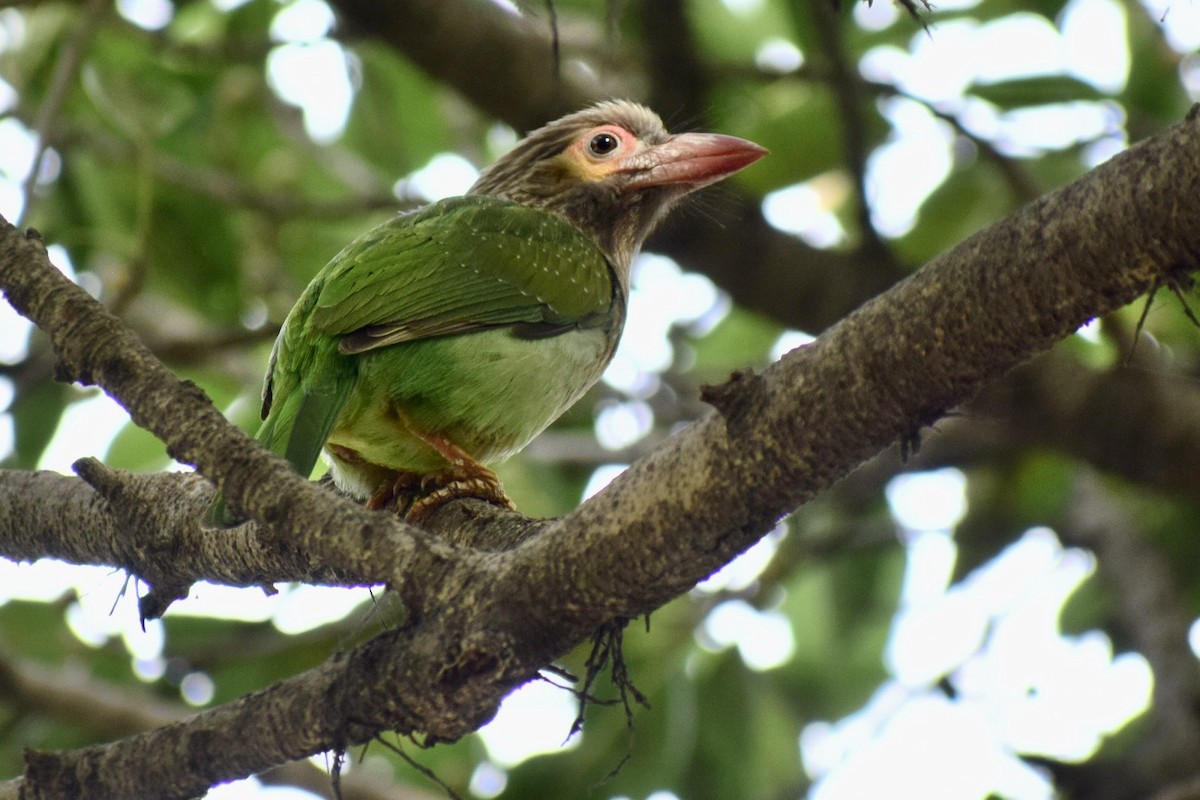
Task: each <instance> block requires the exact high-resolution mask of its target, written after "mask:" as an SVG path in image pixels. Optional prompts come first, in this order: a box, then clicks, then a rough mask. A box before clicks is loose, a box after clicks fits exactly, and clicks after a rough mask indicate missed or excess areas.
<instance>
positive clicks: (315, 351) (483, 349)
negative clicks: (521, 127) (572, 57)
mask: <svg viewBox="0 0 1200 800" xmlns="http://www.w3.org/2000/svg"><path fill="white" fill-rule="evenodd" d="M766 154H767V150H766V149H765V148H763V147H761V146H759V145H757V144H754V143H753V142H750V141H747V140H745V139H740V138H737V137H734V136H727V135H722V134H714V133H681V134H676V135H672V134H670V133H668V132H667V130H666V128H665V127H664V125H663V122H662V120H661V119H660V118H659V116H658V115H657V114H655V113H654V112H653V111H651V110H650V109H649V108H647V107H645V106H643V105H640V104H638V103H635V102H633V101H629V100H607V101H602V102H599V103H596V104H594V105H591V106H588V107H586V108H584V109H582V110H580V111H577V112H575V113H572V114H568V115H567V116H564V117H562V118H560V119H558V120H555V121H553V122H550V123H548V124H547V125H545V126H544V127H542V128H539V129H537V130H535V131H533V132H532V133H530V134H529V135H528V136H526V137H525V138H524V139H522V140H521V141H520V142H518V143H517V144H516V145H515V146H514V147H513V148H512V150H510V151H509V152H508V153H507V154H506V155H504V156H502V157H501V158H499V159H498V160H497V161H495V162H494V163H493V164H492V165H491V166H489V167H487V168H485V169H484V170H483V171H482V172H481V173H480V175H479V178H478V180H476V181H475V183H474V184H473V185H472V186H471V187H470V189H469V190H468V191H467V192H466V194H464V195H461V196H458V197H452V198H447V199H444V200H440V201H437V202H434V203H431V204H428V205H425V206H423V207H421V208H418V209H416V210H412V211H409V212H406V213H402V214H399V215H397V216H395V217H393V218H392V219H390V220H389V221H387V222H385V223H383V224H381V225H379V226H378V227H376V228H374V229H373V230H370V231H369V232H367V233H365V234H363V235H362V236H360V237H359V238H358V239H356V240H354V241H353V242H351V243H350V244H349V245H348V246H347V247H346V248H345V249H343V250H342V251H341V252H340V253H338V254H337V255H336V256H334V258H333V259H332V260H331V261H330V262H329V263H328V264H327V265H326V266H325V267H324V268H323V269H322V270H321V271H320V272H319V273H318V274H317V275H316V277H315V278H314V279H313V280H312V282H311V283H310V284H309V285H308V287H307V288H306V289H305V290H304V292H303V294H302V295H301V296H300V299H299V300H298V301H297V302H296V305H295V307H294V308H293V309H292V310H291V312H290V313H289V314H288V316H287V318H286V320H285V321H284V323H283V326H282V327H281V329H280V331H279V334H278V338H277V339H276V341H275V346H274V348H273V350H272V353H271V357H270V361H269V365H268V368H267V375H266V380H265V386H264V390H263V402H262V417H263V421H262V425H261V427H260V428H259V430H258V433H257V434H256V437H255V438H256V439H257V440H258V441H259V442H261V443H262V444H263V445H264V446H266V447H267V449H269V450H271V451H272V452H274V453H276V454H277V455H280V456H282V457H284V458H285V459H287V460H288V461H289V462H291V464H292V465H293V466H294V467H295V468H296V470H297V471H298V472H300V473H301V474H302V475H304V476H305V477H307V476H308V475H309V474H310V473H311V472H312V470H313V467H314V466H315V464H316V461H317V459H318V456H319V455H320V453H321V452H322V451H324V453H325V455H326V458H327V460H328V462H329V471H330V473H331V475H332V478H333V481H334V483H335V484H336V486H337V487H338V488H339V489H340V490H341V491H342V492H344V493H346V494H349V495H351V496H353V497H355V498H358V499H359V500H362V501H365V502H366V505H367V507H368V508H374V509H382V508H388V507H392V508H394V510H395V511H396V512H397V513H402V514H403V515H404V518H405V520H406V521H408V522H418V521H420V520H421V519H422V518H423V517H425V516H427V515H428V514H429V513H430V512H432V510H434V509H435V508H437V507H439V506H441V505H443V504H444V503H446V502H449V501H450V500H453V499H456V498H461V497H475V498H480V499H483V500H487V501H490V502H491V503H493V504H496V505H498V506H501V507H504V508H510V509H511V508H513V507H514V506H513V504H512V502H511V501H510V500H509V498H508V497H507V495H506V494H505V493H504V489H503V486H502V485H501V483H500V480H499V478H498V477H497V476H496V474H495V473H494V472H493V471H492V470H491V469H490V468H489V467H488V466H486V465H489V464H491V465H494V464H496V463H499V462H501V461H503V460H504V459H506V458H508V457H509V456H511V455H513V454H514V453H516V452H518V451H520V450H521V449H522V448H523V447H525V445H527V444H528V443H529V442H530V441H531V440H532V439H533V438H534V437H535V436H536V435H537V434H538V433H540V432H541V431H542V430H543V429H545V428H546V427H547V426H548V425H549V424H550V423H551V422H553V421H554V420H555V419H557V418H558V417H559V416H560V415H561V414H562V413H563V412H564V411H566V410H567V409H568V408H569V407H570V406H571V405H573V404H574V403H575V402H576V401H577V400H578V399H579V398H580V397H581V396H582V395H583V394H584V392H586V391H587V390H588V389H589V388H590V387H591V386H592V385H593V384H594V383H595V382H596V381H597V380H598V379H599V378H600V376H601V373H602V372H603V371H604V369H605V367H606V366H607V365H608V363H609V361H610V359H611V358H612V356H613V353H614V351H615V350H616V347H617V342H618V340H619V339H620V336H621V330H622V327H623V325H624V322H625V315H626V304H627V299H628V297H629V288H630V287H629V284H630V270H631V267H632V264H633V261H634V258H635V256H636V255H637V254H638V252H639V250H640V248H641V246H642V244H643V242H644V241H645V240H646V237H647V236H649V234H650V233H651V232H652V231H653V230H654V228H655V227H656V226H657V225H658V224H659V223H660V222H661V221H662V219H663V218H664V217H665V216H666V214H667V213H668V212H669V211H670V210H671V208H672V207H674V206H675V205H676V203H677V202H678V201H679V200H680V199H682V198H683V197H684V196H685V195H688V194H689V193H691V192H693V191H695V190H697V189H700V188H702V187H704V186H708V185H709V184H712V183H715V182H716V181H719V180H721V179H723V178H725V177H727V176H729V175H731V174H733V173H734V172H737V171H738V170H741V169H743V168H744V167H747V166H749V165H750V164H752V163H754V162H756V161H758V160H759V159H760V158H762V157H763V156H765V155H766ZM243 519H244V518H243V517H241V516H239V515H238V514H236V513H234V511H233V510H232V509H231V508H230V507H229V506H228V505H227V504H226V503H225V501H224V498H223V497H222V496H221V495H219V494H218V495H217V497H216V498H215V499H214V501H213V503H212V505H211V506H210V509H209V515H208V522H209V524H210V525H212V526H215V527H231V526H233V525H236V524H240V522H242V521H243Z"/></svg>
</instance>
